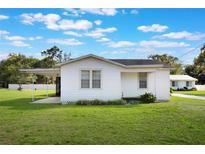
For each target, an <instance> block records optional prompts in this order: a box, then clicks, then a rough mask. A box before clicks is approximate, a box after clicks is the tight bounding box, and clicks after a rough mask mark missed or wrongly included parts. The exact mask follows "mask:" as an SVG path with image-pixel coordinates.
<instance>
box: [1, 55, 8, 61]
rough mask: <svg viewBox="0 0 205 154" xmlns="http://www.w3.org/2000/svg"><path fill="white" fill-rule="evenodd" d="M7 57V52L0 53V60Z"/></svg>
mask: <svg viewBox="0 0 205 154" xmlns="http://www.w3.org/2000/svg"><path fill="white" fill-rule="evenodd" d="M7 58H8V54H5V53H0V61H1V60H4V59H7Z"/></svg>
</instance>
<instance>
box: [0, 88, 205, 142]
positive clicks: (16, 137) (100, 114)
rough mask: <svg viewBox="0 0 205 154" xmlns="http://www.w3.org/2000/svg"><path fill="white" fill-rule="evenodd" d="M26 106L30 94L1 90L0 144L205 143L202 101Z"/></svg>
mask: <svg viewBox="0 0 205 154" xmlns="http://www.w3.org/2000/svg"><path fill="white" fill-rule="evenodd" d="M50 93H52V92H50ZM37 95H38V98H42V97H45V96H43V95H45V91H37ZM30 101H31V91H15V90H2V89H1V90H0V144H205V101H202V100H201V101H200V100H192V99H185V98H177V97H172V99H171V101H170V102H163V103H153V104H139V105H124V106H77V105H60V104H59V105H57V104H50V105H49V104H30V103H29V102H30Z"/></svg>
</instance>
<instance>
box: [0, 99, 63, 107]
mask: <svg viewBox="0 0 205 154" xmlns="http://www.w3.org/2000/svg"><path fill="white" fill-rule="evenodd" d="M39 96H40V97H41V96H44V95H39ZM39 99H44V98H37V99H36V100H39ZM60 106H62V105H61V104H34V103H32V101H31V98H18V99H12V100H6V101H0V107H9V108H10V109H19V110H39V109H49V108H56V107H60Z"/></svg>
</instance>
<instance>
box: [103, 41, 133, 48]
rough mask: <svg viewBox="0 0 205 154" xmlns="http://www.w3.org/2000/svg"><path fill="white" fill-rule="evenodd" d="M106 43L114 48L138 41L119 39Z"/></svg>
mask: <svg viewBox="0 0 205 154" xmlns="http://www.w3.org/2000/svg"><path fill="white" fill-rule="evenodd" d="M106 45H107V46H109V47H112V48H121V47H130V46H134V45H136V43H134V42H130V41H119V42H109V43H107V44H106Z"/></svg>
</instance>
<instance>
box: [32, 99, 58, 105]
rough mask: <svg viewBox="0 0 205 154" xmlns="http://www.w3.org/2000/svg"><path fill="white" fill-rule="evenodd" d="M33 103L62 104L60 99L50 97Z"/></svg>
mask: <svg viewBox="0 0 205 154" xmlns="http://www.w3.org/2000/svg"><path fill="white" fill-rule="evenodd" d="M32 103H35V104H58V103H60V97H48V98H44V99H40V100H37V101H34V102H32Z"/></svg>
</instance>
